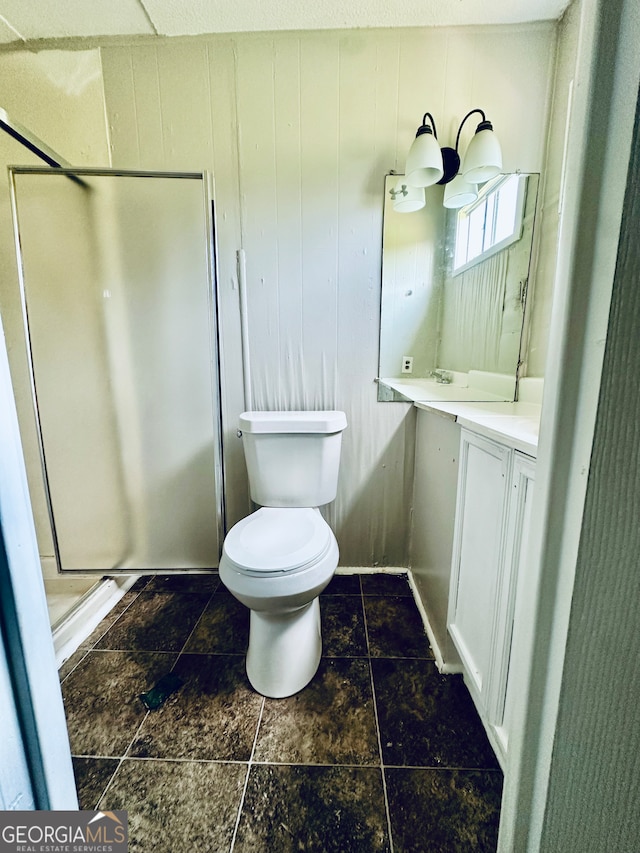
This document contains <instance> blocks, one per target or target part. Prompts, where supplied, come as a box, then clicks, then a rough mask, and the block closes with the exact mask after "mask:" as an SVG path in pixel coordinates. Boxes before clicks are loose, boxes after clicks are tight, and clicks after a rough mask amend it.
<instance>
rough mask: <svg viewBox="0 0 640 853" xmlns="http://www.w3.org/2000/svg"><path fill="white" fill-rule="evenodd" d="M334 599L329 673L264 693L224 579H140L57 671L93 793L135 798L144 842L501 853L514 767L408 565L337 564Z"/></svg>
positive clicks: (132, 812)
mask: <svg viewBox="0 0 640 853" xmlns="http://www.w3.org/2000/svg"><path fill="white" fill-rule="evenodd" d="M320 603H321V611H322V619H323V639H324V649H323V651H324V656H323V658H322V662H321V664H320V668H319V670H318V673H317V674H316V676H315V678H314V679H313V681H312V682H311V684H309V685H308V686H307V687H306V688H305V689H304V690H303V691H302V692H300V693H299V694H297V695H296V696H292V697H290V698H288V699H278V700H276V699H264V698H263V697H262V696H259V695H257V694H256V693H255V692H254V691H253V690H252V689H251V687H250V685H249V683H248V681H247V678H246V675H245V671H244V653H245V650H246V645H247V634H248V621H249V620H248V611H246V610H245V608H244V607H242V605H240V604H239V603H238V602H237V601H236V600H235V599H234V598H233V597H232V596H231V595H230V594H229V593H228V592H227V591H226V589H225V588H224V587H223V586H222V585H221V584H220V582H219V580H218V577H217V575H181V576H180V575H174V576H171V577H163V576H155V577H148V578H140V579H139V581H138V582H137V583H136V585H135V587H134V588H133V589H131V590H130V591H129V592H128V593H127V594H126V595H125V597H124V598H123V599H122V601H121V602H120V603H119V604H118V605H117V607H116V608H114V610H113V611H112V612H111V613H110V614H109V616H108V617H107V618H106V619H105V620H104V621H103V623H102V624H101V625H100V626H99V627H98V628H97V629H96V631H94V633H93V634H92V635H91V637H89V639H88V640H87V641H86V642H85V643H83V645H82V647H81V648H80V649H79V650H78V651H77V652H76V653H75V654H74V655H73V656H72V657H71V658H70V659H69V660H68V661H67V662H66V663H65V664H64V665H63V667H62V668H61V671H60V676H61V679H62V690H63V695H64V701H65V706H66V712H67V720H68V725H69V736H70V740H71V749H72V753H73V755H74V768H75V773H76V781H77V785H78V795H79V799H80V804H81V807H82V808H86V809H94V808H97V807H98V806H99V807H100V808H101V809H126V810H127V811H128V813H129V828H130V839H131V840H130V849H131V851H138V853H147V851H159V853H183V851H184V853H187V851H188V853H191V851H193V850H203V851H207V853H227V851H234V853H262V851H264V853H289V851H291V852H292V853H293V851H323V853H325V852H326V853H332V851H336V853H377V851H387V853H409V851H411V852H412V853H418V851H419V853H457V851H464V853H471V851H493V850H495V847H496V838H497V827H498V819H499V811H500V797H501V791H502V774H501V772H500V770H499V767H498V764H497V762H496V760H495V757H494V755H493V753H492V750H491V748H490V746H489V743H488V741H487V738H486V735H485V732H484V729H483V728H482V725H481V723H480V721H479V719H478V716H477V714H476V712H475V709H474V707H473V704H472V702H471V699H470V697H469V694H468V693H467V691H466V688H465V687H464V685H463V683H462V680H461V678H460V677H459V676H441V675H440V674H439V673H438V671H437V669H436V667H435V664H434V662H433V656H432V653H431V650H430V649H429V644H428V641H427V638H426V636H425V634H424V630H423V627H422V623H421V620H420V616H419V614H418V611H417V608H416V606H415V603H414V601H413V598H412V596H411V590H410V588H409V585H408V583H407V581H406V578H405V577H404V576H402V575H382V574H380V575H338V576H336V577H335V578H334V579H333V580H332V582H331V584H330V585H329V587H328V588H327V590H326V591H325V592H324V593H323V594H322V596H321V599H320ZM170 672H172V673H173V674H175V675H177V676H178V678H179V679H180V682H181V686H180V687H179V688H178V689H177V690H175V692H174V693H172V694H171V695H169V696H168V698H166V699H165V701H164V702H163V704H161V705H160V707H158V708H157V709H156V710H153V711H148V710H147V709H146V707H145V705H144V704H143V702H142V701H141V699H140V694H141V693H144V692H146V691H148V690H150V689H151V688H152V687H153V686H154V685H155V684H156V683H157V682H158V681H159V679H161V678H162V677H163V676H165V675H167V674H168V673H170Z"/></svg>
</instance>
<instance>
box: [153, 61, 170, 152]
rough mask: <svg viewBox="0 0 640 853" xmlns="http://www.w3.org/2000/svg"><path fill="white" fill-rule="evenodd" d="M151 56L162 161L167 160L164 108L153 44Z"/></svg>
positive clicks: (158, 66)
mask: <svg viewBox="0 0 640 853" xmlns="http://www.w3.org/2000/svg"><path fill="white" fill-rule="evenodd" d="M153 56H154V59H155V69H156V94H157V98H158V109H159V111H160V128H161V133H160V148H161V150H162V162H163V163H166V162H167V149H166V145H165V141H164V132H162V128H163V127H164V109H163V103H162V97H161V93H160V63H159V62H158V48H157V47H156V46H154V49H153Z"/></svg>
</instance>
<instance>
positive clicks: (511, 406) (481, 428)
mask: <svg viewBox="0 0 640 853" xmlns="http://www.w3.org/2000/svg"><path fill="white" fill-rule="evenodd" d="M445 387H446V386H445ZM414 406H415V407H416V408H418V409H423V410H424V411H427V412H433V413H434V414H438V415H441V416H443V417H448V418H451V420H455V421H457V422H458V423H459V424H460V426H462V427H465V428H466V429H470V430H472V431H473V432H476V433H479V434H480V435H484V436H485V437H486V438H491V439H493V440H494V441H498V442H500V444H506V445H507V446H508V447H513V448H514V449H515V450H519V451H520V452H521V453H526V454H527V455H528V456H533V457H534V458H535V457H536V456H537V454H538V431H539V427H540V408H541V407H540V406H539V405H538V404H537V403H506V402H489V401H485V402H444V401H443V402H439V401H429V402H424V401H416V402H415V403H414Z"/></svg>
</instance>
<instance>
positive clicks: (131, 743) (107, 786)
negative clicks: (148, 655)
mask: <svg viewBox="0 0 640 853" xmlns="http://www.w3.org/2000/svg"><path fill="white" fill-rule="evenodd" d="M171 654H175V655H176V660H175V661H174V662H173V665H172V667H171V669H172V670H173V667H174V666H175V665H176V661H177V660H178V658H179V657H180V655H179V654H176V653H175V652H171ZM150 713H151V711H150V710H148V709H147V712H146V714H145V715H144V717H143V718H142V719H141V720H140V725H139V726H138V728H137V729H136V730H135V732H134V733H133V737H132V738H131V740H130V741H129V745H128V746H127V748H126V749H125V751H124V752H123V753H122V755H121V756H120V760H119V761H118V766H117V767H116V769H115V770H114V771H113V775H112V776H111V778H110V779H109V781H108V782H107V785H106V787H105V789H104V791H103V792H102V794H101V795H100V798H99V799H98V803H97V804H96V805H99V804H100V802H101V801H102V799H103V797H104V796H105V795H106V793H107V791H108V790H109V788H110V787H111V784H112V783H113V780H114V779H115V777H116V774H117V773H118V771H119V770H120V768H121V767H122V762H123V761H124V760H125V758H127V757H128V752H129V750H130V749H131V747H132V746H133V744H134V743H135V740H136V738H137V737H138V735H139V734H140V730H141V729H142V727H143V726H144V724H145V722H146V720H147V717H148V716H149V714H150Z"/></svg>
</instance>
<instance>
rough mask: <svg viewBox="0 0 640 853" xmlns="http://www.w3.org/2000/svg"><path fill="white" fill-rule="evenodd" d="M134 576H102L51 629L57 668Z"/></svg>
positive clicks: (134, 579)
mask: <svg viewBox="0 0 640 853" xmlns="http://www.w3.org/2000/svg"><path fill="white" fill-rule="evenodd" d="M137 578H138V576H137V575H120V576H118V577H117V578H114V577H110V578H103V579H102V581H101V582H100V583H98V584H97V585H96V586H95V587H93V588H92V589H90V590H89V592H88V593H87V594H86V595H84V596H83V597H82V598H81V599H80V601H79V602H78V603H77V604H76V606H75V607H74V608H73V609H72V610H71V611H70V613H69V614H68V616H67V617H66V618H65V619H64V621H62V622H61V623H60V624H59V625H58V626H57V628H56V629H55V631H54V632H53V647H54V649H55V653H56V664H57V666H58V669H59V668H60V667H61V666H62V664H63V663H64V662H65V661H66V660H67V659H68V658H70V657H71V655H72V654H73V653H74V652H75V651H76V649H77V648H78V646H79V645H80V643H81V642H82V641H83V640H86V639H87V637H88V636H89V634H91V632H92V631H93V630H94V629H95V628H96V627H97V626H98V625H99V624H100V622H102V620H103V619H104V617H105V616H106V615H107V613H109V611H110V610H111V609H112V608H113V607H115V605H116V604H117V603H118V602H119V601H120V599H121V598H122V597H123V595H124V594H125V592H127V590H128V589H130V588H131V587H132V586H133V584H134V583H135V582H136V580H137Z"/></svg>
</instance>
